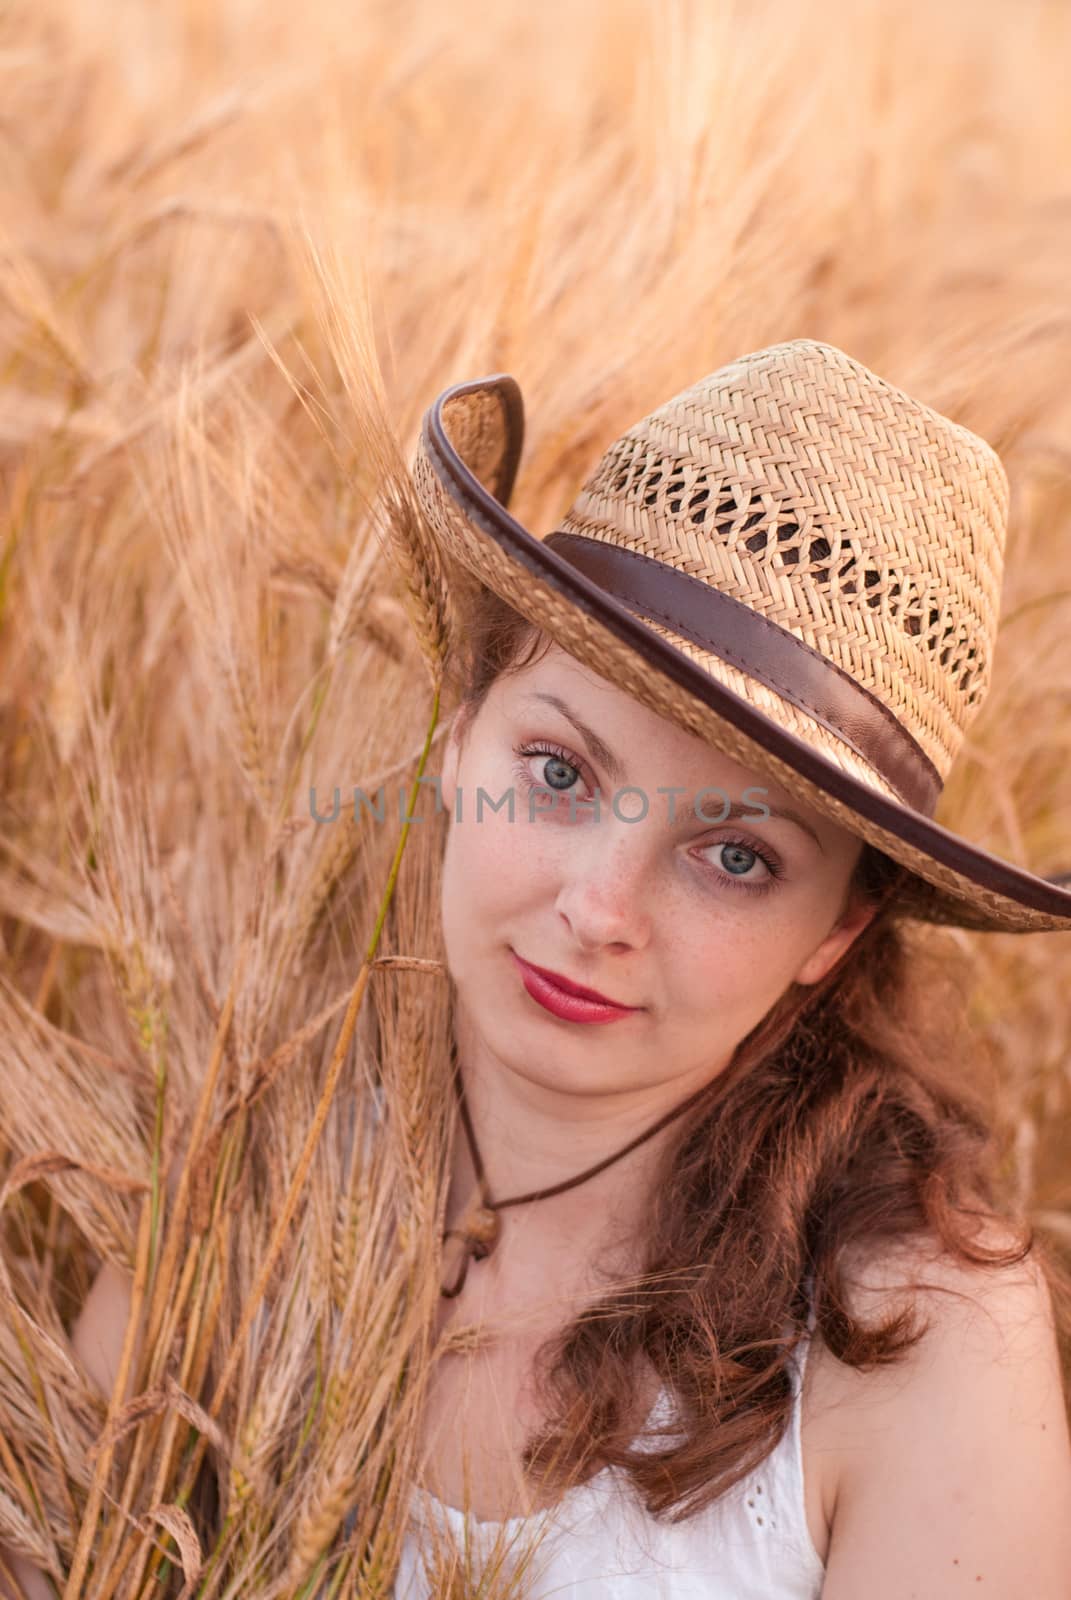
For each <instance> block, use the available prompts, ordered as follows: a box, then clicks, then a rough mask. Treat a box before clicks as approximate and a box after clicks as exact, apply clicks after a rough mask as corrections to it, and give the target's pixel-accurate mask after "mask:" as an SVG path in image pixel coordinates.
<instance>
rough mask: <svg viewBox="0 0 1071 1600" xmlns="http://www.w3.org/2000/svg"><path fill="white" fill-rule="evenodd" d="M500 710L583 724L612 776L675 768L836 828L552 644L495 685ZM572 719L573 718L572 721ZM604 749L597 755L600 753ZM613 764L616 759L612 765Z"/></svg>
mask: <svg viewBox="0 0 1071 1600" xmlns="http://www.w3.org/2000/svg"><path fill="white" fill-rule="evenodd" d="M495 687H496V689H498V690H500V691H501V702H500V703H501V705H502V707H503V709H504V710H506V711H507V712H508V713H509V714H510V715H513V716H523V717H524V718H525V719H526V720H531V719H533V718H536V719H539V718H554V719H556V720H558V721H565V722H566V723H568V722H570V721H574V720H575V721H579V722H581V723H582V724H583V725H584V728H585V731H587V732H590V733H591V734H593V735H594V736H595V738H594V741H592V740H591V739H589V740H588V741H587V742H588V744H589V747H590V746H591V744H592V743H593V742H594V744H595V746H596V749H595V750H594V751H593V754H596V759H598V760H599V761H600V763H601V764H602V765H604V766H606V767H607V769H608V770H609V769H612V768H614V767H615V766H617V767H619V768H620V769H621V773H619V774H618V775H619V776H620V777H622V779H623V774H624V771H625V770H628V771H637V770H638V768H639V766H640V765H641V763H642V764H644V765H650V764H656V765H658V766H659V767H660V768H666V767H672V770H673V772H674V774H676V775H679V776H680V777H681V780H682V781H685V782H688V783H690V784H695V785H697V786H702V785H704V784H710V785H719V786H721V787H723V788H726V789H729V788H732V789H733V790H734V791H737V792H742V791H743V790H744V789H747V788H749V787H751V788H762V789H763V790H764V791H765V795H766V798H767V799H768V800H769V802H770V804H773V805H781V804H784V805H785V806H791V807H792V808H794V809H795V810H797V811H798V812H800V814H801V815H803V816H805V817H807V818H808V820H810V821H812V822H813V823H814V824H815V826H816V827H817V826H819V825H821V826H824V827H825V828H830V827H832V826H833V825H832V824H831V823H830V822H829V821H828V819H824V818H822V817H820V815H819V813H818V812H815V811H813V810H812V809H811V808H810V807H809V806H807V805H806V804H805V803H804V801H802V800H801V799H800V798H799V797H798V796H796V795H794V794H792V793H791V792H790V791H789V790H786V789H785V788H783V787H782V786H781V785H779V784H777V783H775V782H774V781H773V780H772V779H771V778H769V777H768V776H767V775H766V774H765V773H761V772H759V771H757V770H756V769H755V768H753V767H748V766H744V765H743V764H742V763H741V762H739V761H736V760H734V759H733V757H731V756H729V755H726V754H725V753H724V752H723V751H721V750H718V749H716V748H715V746H713V745H711V744H708V743H707V742H706V741H705V740H704V739H701V738H700V737H699V736H698V735H697V734H694V733H690V732H689V731H688V730H687V729H685V728H681V727H679V726H678V725H677V723H675V722H673V721H671V720H670V719H669V718H668V717H662V716H660V715H659V714H658V713H657V712H656V711H653V710H652V709H651V708H650V706H647V705H644V704H643V703H642V702H641V701H639V700H637V699H636V698H635V697H634V696H633V695H631V694H629V693H628V692H627V691H626V690H624V689H622V688H620V687H619V686H618V685H617V684H614V683H611V682H610V681H609V680H608V679H607V678H602V677H600V676H599V675H598V674H597V673H596V672H594V671H593V670H592V669H591V668H590V667H588V666H586V665H585V664H583V663H581V662H579V661H577V660H576V659H575V658H574V657H573V656H570V655H569V654H568V653H567V652H566V651H564V650H562V649H561V648H560V646H559V645H557V644H556V643H552V644H551V645H550V646H549V648H548V649H547V652H546V654H545V655H544V656H543V657H541V659H540V660H538V661H536V662H533V663H532V664H531V665H529V666H527V667H525V668H523V669H522V670H521V671H520V672H518V673H515V674H511V675H510V676H508V677H506V678H504V679H501V680H500V681H499V683H498V684H496V685H495ZM569 712H571V713H572V714H573V716H572V717H571V718H570V717H569V716H568V714H567V713H569ZM599 745H602V746H603V747H604V748H603V749H602V750H601V751H600V750H599V749H598V746H599ZM610 757H612V758H613V759H612V760H611V759H609V758H610Z"/></svg>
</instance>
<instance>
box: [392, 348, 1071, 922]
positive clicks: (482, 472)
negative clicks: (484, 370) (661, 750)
mask: <svg viewBox="0 0 1071 1600" xmlns="http://www.w3.org/2000/svg"><path fill="white" fill-rule="evenodd" d="M523 439H524V406H523V400H522V396H521V391H520V387H519V385H518V384H517V382H516V380H515V379H514V378H512V377H510V376H509V375H508V374H506V373H496V374H493V375H491V376H490V377H486V378H480V379H476V380H474V381H472V382H469V383H459V384H454V385H452V386H451V387H450V388H448V389H445V390H444V391H443V392H442V393H441V394H440V395H439V397H438V399H437V400H436V401H435V402H434V404H433V405H432V406H431V407H430V408H429V409H428V411H427V412H426V413H425V416H424V420H423V426H422V429H421V435H420V440H419V443H418V446H417V455H416V459H415V461H414V463H413V479H414V484H415V487H416V491H417V493H418V495H419V497H420V500H421V504H422V507H423V510H424V514H425V516H426V518H427V520H428V522H429V525H430V527H431V528H432V530H433V532H434V534H435V537H436V540H437V542H438V543H439V546H440V549H441V550H442V553H443V555H444V556H446V557H447V558H448V559H452V560H456V561H458V562H460V563H461V565H462V566H463V567H464V568H465V569H466V570H467V571H468V572H469V573H471V574H472V575H473V576H474V577H475V578H477V579H478V580H479V582H481V583H483V584H486V585H487V586H488V587H490V588H491V589H493V590H494V591H495V592H497V593H498V594H499V595H501V596H502V598H503V599H505V600H506V601H507V602H508V603H509V604H510V605H512V606H514V607H515V608H516V609H517V610H518V611H519V612H520V613H521V614H522V615H524V616H526V617H528V618H529V619H530V620H531V621H532V622H534V623H536V624H537V625H538V626H539V627H540V628H541V629H543V630H544V631H545V632H546V633H547V634H549V635H550V636H551V637H552V638H553V639H554V640H555V641H556V642H557V643H558V644H560V645H561V647H562V648H563V649H564V650H567V651H568V652H569V653H570V654H571V655H573V656H575V657H577V658H578V659H579V660H582V661H585V662H587V664H589V665H590V666H591V667H592V669H593V670H594V671H596V672H598V673H599V674H600V675H601V676H603V677H605V678H607V679H608V680H610V681H611V682H613V683H615V684H618V685H619V686H621V687H622V688H625V689H626V690H627V691H628V692H629V693H631V694H633V695H634V696H635V697H636V698H637V699H638V700H640V701H641V702H642V703H643V704H645V705H647V706H648V707H649V708H650V709H651V710H653V711H654V712H656V713H657V714H658V715H660V716H666V717H668V718H670V719H671V720H672V721H673V722H675V723H676V724H677V725H678V726H680V727H682V728H683V729H684V730H685V731H687V732H691V733H695V734H698V735H699V737H700V738H703V739H705V740H706V741H707V742H709V743H711V744H713V745H714V746H715V747H716V748H718V749H719V750H721V751H723V752H724V753H725V754H727V755H729V756H731V757H732V758H733V759H734V760H737V761H739V762H740V763H741V764H742V765H745V766H748V767H751V768H752V769H754V770H756V771H758V772H761V773H763V774H764V775H768V776H769V777H770V778H771V779H772V780H773V781H774V782H776V783H779V784H782V785H783V786H784V787H786V788H787V789H790V790H791V791H792V792H794V793H796V794H798V795H799V796H800V797H801V798H802V799H803V800H805V801H806V802H807V803H808V804H810V805H812V806H813V807H814V809H815V810H816V811H818V812H819V813H820V814H823V815H825V816H828V817H830V818H831V819H832V820H833V821H834V822H836V823H838V824H839V825H841V826H842V827H844V828H847V829H848V830H849V831H851V832H852V833H854V834H856V835H858V836H859V837H861V838H863V839H864V840H866V841H867V842H869V843H870V844H872V845H874V846H876V848H878V849H879V850H882V851H883V852H884V853H885V854H886V855H888V856H891V857H892V858H893V859H894V860H896V861H898V862H900V863H902V864H903V865H904V866H905V867H907V868H908V869H909V871H910V872H911V873H912V874H913V875H914V876H913V877H912V878H911V879H909V880H908V883H907V884H906V886H905V887H904V888H903V889H902V890H901V891H900V893H899V897H898V898H899V903H900V904H901V907H902V910H903V914H904V915H906V916H910V917H912V918H915V919H917V920H920V921H924V922H933V923H941V924H950V925H952V926H956V927H964V928H975V929H981V930H984V931H989V932H1009V933H1032V932H1045V931H1064V932H1066V931H1071V872H1067V873H1060V874H1057V875H1056V876H1054V877H1051V878H1044V877H1039V876H1037V875H1036V874H1034V873H1031V872H1027V871H1024V870H1023V869H1022V868H1020V867H1016V866H1014V865H1013V864H1012V863H1010V862H1007V861H1004V860H1002V859H1001V858H1000V857H999V856H994V855H992V854H990V853H988V852H987V851H985V850H981V849H979V848H978V847H977V846H975V845H972V844H970V843H969V842H968V841H967V840H965V839H963V838H961V837H960V836H959V835H957V834H955V833H952V832H951V831H950V830H949V829H947V828H944V827H942V826H941V824H940V823H937V822H935V821H933V819H932V818H931V817H928V816H926V815H924V814H923V813H922V812H919V811H916V810H914V809H913V808H912V807H910V806H908V805H905V804H902V803H900V802H898V801H896V800H894V799H890V798H888V797H887V796H886V795H884V794H881V793H879V792H878V791H877V790H876V789H872V788H871V787H869V786H868V785H867V784H866V783H865V782H863V781H862V780H860V779H858V778H856V777H854V776H853V775H852V774H851V773H848V772H845V771H843V770H841V768H839V767H838V766H836V765H835V764H834V763H833V762H832V761H830V760H828V759H827V758H826V757H825V756H823V755H822V754H821V753H820V752H819V751H817V750H815V749H814V748H813V747H812V746H811V745H809V744H808V743H806V741H804V740H803V739H800V738H798V737H797V736H796V735H795V734H793V733H791V732H789V730H788V729H787V728H784V727H782V726H780V725H779V724H778V723H777V722H776V721H774V720H773V718H771V717H769V716H767V715H766V714H765V712H763V711H761V710H759V709H758V708H757V707H755V706H753V705H751V704H749V702H748V701H746V700H744V699H743V698H742V697H741V696H740V695H738V694H736V693H734V692H733V690H731V689H730V688H728V687H727V686H726V685H724V684H722V683H720V682H719V681H718V680H717V679H716V678H714V677H712V676H711V675H710V674H709V673H707V672H705V671H704V670H703V668H702V667H701V666H700V665H699V664H698V663H697V662H695V661H693V660H691V659H690V657H689V656H687V655H685V654H684V652H683V651H681V650H678V649H676V648H675V647H674V645H673V644H672V643H671V642H669V641H668V640H667V639H665V638H663V637H662V636H661V635H660V634H657V633H655V632H654V631H653V629H651V628H648V627H647V626H646V625H645V624H644V622H643V621H642V619H641V618H639V617H637V616H635V615H634V614H633V613H632V612H631V611H629V610H627V609H626V608H625V607H624V606H623V605H622V604H621V603H620V602H619V601H618V600H616V599H615V598H614V597H613V596H612V595H610V594H608V593H606V591H604V590H603V589H601V588H600V587H599V586H598V585H597V584H595V583H593V582H592V581H591V580H590V579H589V578H587V577H586V576H585V575H584V574H583V573H581V572H580V571H578V570H577V568H576V567H574V566H572V565H571V564H570V563H569V562H568V561H566V560H565V559H564V557H562V556H560V555H557V554H556V553H555V551H554V550H553V548H551V547H550V546H548V545H546V544H544V542H543V541H542V540H541V539H539V538H537V537H536V536H535V535H533V534H531V533H529V532H528V530H527V529H526V528H524V527H523V526H522V525H521V524H520V523H519V522H518V521H517V520H516V518H514V517H512V516H511V515H510V514H509V512H508V510H507V509H506V508H507V505H508V503H509V499H510V495H511V494H512V491H513V484H514V480H515V478H516V473H517V467H518V465H519V462H520V455H521V446H522V443H523Z"/></svg>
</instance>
